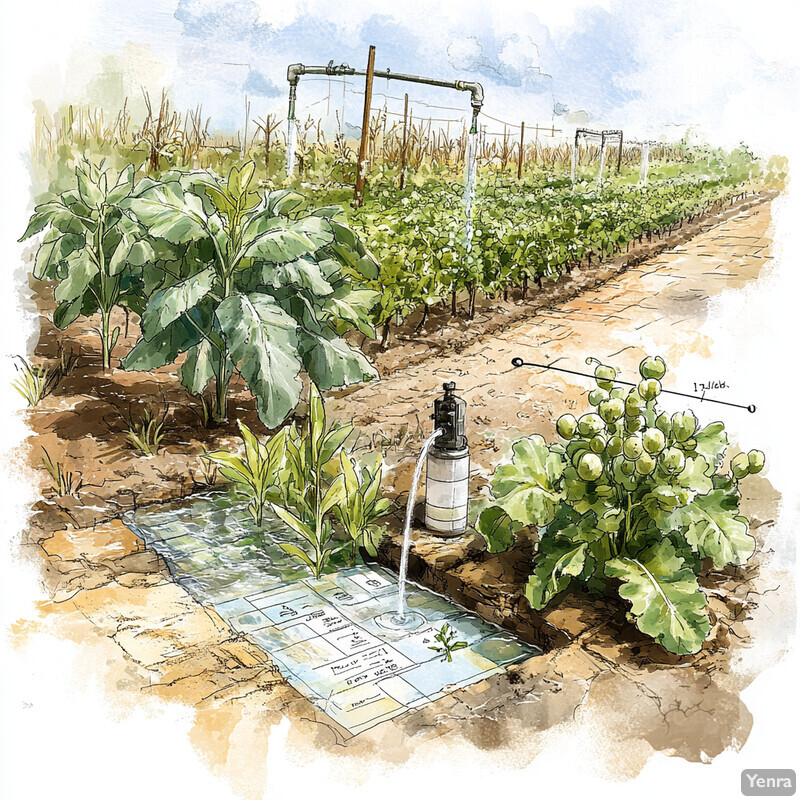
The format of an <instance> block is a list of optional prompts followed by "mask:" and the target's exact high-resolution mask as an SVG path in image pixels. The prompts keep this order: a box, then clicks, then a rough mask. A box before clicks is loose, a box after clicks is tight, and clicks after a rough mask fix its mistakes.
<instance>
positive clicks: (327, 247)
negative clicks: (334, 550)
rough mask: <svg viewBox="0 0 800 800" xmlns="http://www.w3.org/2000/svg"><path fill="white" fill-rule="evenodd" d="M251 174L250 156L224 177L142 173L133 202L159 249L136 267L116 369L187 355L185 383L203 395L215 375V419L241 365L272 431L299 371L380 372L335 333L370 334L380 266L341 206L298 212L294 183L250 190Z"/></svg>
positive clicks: (335, 381)
mask: <svg viewBox="0 0 800 800" xmlns="http://www.w3.org/2000/svg"><path fill="white" fill-rule="evenodd" d="M254 171H255V164H254V163H253V162H247V163H245V164H243V165H241V166H239V167H234V168H232V169H231V171H230V172H229V174H228V176H227V179H220V178H217V177H215V176H214V175H212V174H211V173H198V172H193V173H188V174H181V173H177V172H175V173H166V174H165V175H163V176H162V179H161V180H159V181H151V180H150V179H143V180H142V181H140V182H139V184H138V185H137V192H136V197H135V198H133V199H132V200H131V203H130V209H131V213H132V215H133V216H134V217H135V218H136V219H137V220H138V221H139V222H140V223H141V224H142V225H144V226H145V227H146V229H147V230H148V232H149V234H150V236H151V237H152V238H153V239H154V240H155V243H156V245H157V246H156V256H157V257H156V258H155V260H154V261H153V263H152V264H151V265H150V266H149V267H148V269H147V271H146V272H145V275H144V278H145V284H146V286H147V288H148V294H151V296H150V299H149V301H148V303H147V307H146V308H145V309H144V313H143V315H142V338H141V339H140V341H139V342H137V344H136V346H135V347H134V348H133V350H132V351H131V352H130V353H129V354H128V355H127V356H126V357H125V359H124V360H123V366H124V367H125V369H140V370H150V369H154V368H156V367H160V366H162V365H164V364H167V363H170V362H172V361H174V360H175V359H176V358H177V357H178V355H179V354H180V353H186V360H185V362H184V364H183V365H182V366H181V369H180V375H181V380H182V382H183V384H184V386H186V388H187V389H188V390H189V392H190V393H192V394H195V395H201V394H203V392H204V391H205V390H206V388H207V387H208V386H209V385H210V383H211V381H212V379H213V381H214V385H215V395H214V403H213V409H212V410H213V415H214V418H215V419H216V420H224V419H225V418H226V416H227V396H228V385H229V382H230V380H231V377H232V375H233V373H234V372H238V373H239V374H240V375H241V377H242V378H243V380H244V382H245V383H246V384H247V386H248V388H249V389H250V391H251V392H252V394H253V395H254V397H255V398H256V402H257V407H258V413H259V416H260V418H261V420H262V421H263V422H264V424H265V425H266V426H267V427H268V428H275V427H277V426H278V425H280V423H281V422H283V420H284V419H285V418H286V417H287V415H288V414H289V413H290V412H291V411H292V409H294V407H295V406H296V405H297V403H298V401H299V399H300V392H301V388H302V383H301V380H300V372H301V370H303V369H305V370H306V372H307V373H308V374H309V376H310V377H311V379H312V381H314V382H315V383H316V384H317V385H318V386H319V387H321V388H323V389H328V388H331V387H334V386H343V385H347V384H350V383H356V382H360V381H365V380H370V379H372V378H374V377H376V376H377V372H376V371H375V369H374V368H373V367H372V365H371V364H370V363H369V362H368V361H367V359H366V358H365V357H364V355H363V354H362V353H361V352H360V351H358V350H355V349H354V348H352V347H350V345H349V344H347V342H345V340H344V339H343V338H342V334H344V333H345V332H346V331H347V330H349V329H351V328H357V329H358V330H359V331H361V332H362V333H364V334H365V335H368V336H372V335H374V329H373V327H372V325H371V324H370V321H369V319H368V312H369V309H370V308H371V306H372V305H373V304H374V303H375V302H376V300H377V297H378V295H377V293H376V292H374V291H371V290H368V289H363V288H360V282H361V281H363V280H364V279H367V278H369V279H374V278H376V277H377V275H378V266H377V263H376V262H375V260H374V259H373V258H372V256H371V255H370V254H369V253H368V251H367V250H366V248H365V247H364V245H363V244H362V243H361V242H360V240H359V239H358V237H357V236H356V235H355V234H354V233H353V231H352V230H351V229H350V228H349V227H348V226H347V225H346V224H345V223H344V222H342V221H340V220H338V219H337V214H338V213H339V210H338V209H337V208H331V207H327V208H318V209H315V210H313V211H311V212H310V213H301V212H300V211H299V208H300V206H301V204H302V202H303V199H302V197H300V196H299V195H297V194H295V193H293V192H289V191H275V192H266V193H264V194H263V195H262V194H260V193H259V192H258V191H256V189H255V187H254V185H253V175H254Z"/></svg>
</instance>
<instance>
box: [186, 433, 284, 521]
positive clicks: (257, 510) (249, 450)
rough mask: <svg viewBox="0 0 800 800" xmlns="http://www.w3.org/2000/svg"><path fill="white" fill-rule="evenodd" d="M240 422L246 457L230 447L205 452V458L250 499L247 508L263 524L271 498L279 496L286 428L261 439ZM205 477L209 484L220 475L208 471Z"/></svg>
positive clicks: (203, 455) (203, 458)
mask: <svg viewBox="0 0 800 800" xmlns="http://www.w3.org/2000/svg"><path fill="white" fill-rule="evenodd" d="M238 424H239V430H240V431H241V434H242V441H243V443H244V458H241V457H239V456H237V455H233V454H232V453H229V452H227V451H226V450H214V451H213V452H210V453H206V452H204V453H203V454H202V455H201V459H202V460H203V461H205V462H209V463H211V464H215V465H216V466H217V468H218V469H219V472H220V474H221V475H222V476H223V477H224V478H227V479H228V480H229V481H231V483H233V484H234V486H235V487H236V489H237V490H238V491H240V492H242V493H243V494H244V495H246V496H247V497H248V498H249V499H250V502H249V504H248V506H247V510H248V511H249V512H250V515H251V516H252V517H253V519H254V520H255V523H256V525H261V522H262V520H263V517H264V508H265V507H266V506H267V504H268V502H269V500H270V498H272V499H275V498H276V497H277V496H278V489H277V487H276V485H275V484H276V481H277V479H278V474H279V470H280V468H281V465H282V464H283V455H284V447H285V444H286V431H285V430H282V431H280V432H279V433H277V434H275V436H272V437H271V438H270V439H268V440H267V441H266V442H261V441H259V440H258V437H256V435H255V434H254V433H253V432H252V431H251V430H250V428H248V427H247V425H245V424H244V423H243V422H241V421H238ZM205 477H206V483H213V481H214V480H216V475H213V477H212V478H209V477H208V473H207V474H206V476H205Z"/></svg>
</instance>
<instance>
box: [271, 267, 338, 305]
mask: <svg viewBox="0 0 800 800" xmlns="http://www.w3.org/2000/svg"><path fill="white" fill-rule="evenodd" d="M261 279H262V281H263V283H264V285H265V286H269V287H271V288H273V289H282V288H285V287H287V286H297V287H300V288H302V289H308V290H309V291H311V292H313V293H314V294H315V295H318V296H323V297H324V296H326V295H330V294H333V287H332V286H331V285H330V284H329V283H328V281H326V280H325V278H324V277H323V275H322V272H321V271H320V268H319V264H317V263H316V262H315V261H313V260H311V259H309V258H298V259H295V260H294V261H289V262H287V263H286V264H271V263H265V264H264V265H263V267H262V269H261Z"/></svg>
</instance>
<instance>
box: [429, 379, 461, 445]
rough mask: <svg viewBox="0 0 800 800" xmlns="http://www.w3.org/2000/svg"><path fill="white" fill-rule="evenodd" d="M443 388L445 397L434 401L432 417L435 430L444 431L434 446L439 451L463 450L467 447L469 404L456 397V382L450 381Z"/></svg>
mask: <svg viewBox="0 0 800 800" xmlns="http://www.w3.org/2000/svg"><path fill="white" fill-rule="evenodd" d="M442 388H443V389H444V397H439V398H437V399H436V400H435V401H434V404H433V414H432V415H431V419H433V427H434V429H437V428H438V429H439V430H441V431H442V435H441V436H439V437H438V439H437V440H436V444H435V445H434V446H435V447H436V449H438V450H462V449H463V448H465V447H466V446H467V435H466V424H467V402H466V400H463V399H462V398H461V397H457V396H456V394H455V390H456V385H455V382H454V381H448V382H447V383H445V384H443V387H442Z"/></svg>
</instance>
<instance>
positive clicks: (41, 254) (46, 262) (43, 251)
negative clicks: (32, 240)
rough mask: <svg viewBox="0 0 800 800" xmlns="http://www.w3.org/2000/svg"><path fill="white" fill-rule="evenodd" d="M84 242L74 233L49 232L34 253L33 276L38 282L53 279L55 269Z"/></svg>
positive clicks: (81, 237) (84, 241) (54, 230)
mask: <svg viewBox="0 0 800 800" xmlns="http://www.w3.org/2000/svg"><path fill="white" fill-rule="evenodd" d="M85 243H86V240H85V239H84V238H83V236H80V235H78V234H75V233H61V231H59V230H56V229H53V230H51V231H49V232H48V233H47V234H46V235H45V237H44V241H43V242H42V244H41V246H40V247H39V249H38V251H37V252H36V260H35V262H34V266H33V276H34V277H35V278H37V279H39V280H41V279H42V278H45V277H47V278H55V268H56V267H57V266H58V264H59V263H60V262H61V261H63V260H64V259H65V258H66V257H67V256H69V255H70V254H72V253H74V252H75V251H76V250H80V249H81V248H82V247H83V246H84V244H85Z"/></svg>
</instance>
